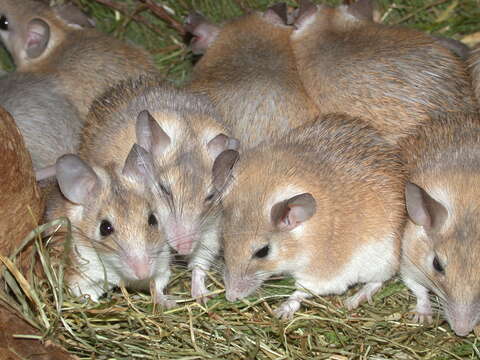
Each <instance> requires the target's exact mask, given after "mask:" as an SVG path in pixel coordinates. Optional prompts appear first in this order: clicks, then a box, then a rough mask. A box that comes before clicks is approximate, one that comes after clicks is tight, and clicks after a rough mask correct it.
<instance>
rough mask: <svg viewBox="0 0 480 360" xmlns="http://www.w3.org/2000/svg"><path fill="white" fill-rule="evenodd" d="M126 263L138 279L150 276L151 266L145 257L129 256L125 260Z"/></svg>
mask: <svg viewBox="0 0 480 360" xmlns="http://www.w3.org/2000/svg"><path fill="white" fill-rule="evenodd" d="M127 263H128V265H129V266H130V268H131V269H132V270H133V273H134V274H135V276H136V278H137V279H138V280H146V279H148V278H150V276H151V266H150V262H149V260H148V258H147V257H143V258H130V259H128V260H127Z"/></svg>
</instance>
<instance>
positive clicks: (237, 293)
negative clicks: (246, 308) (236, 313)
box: [224, 272, 261, 301]
mask: <svg viewBox="0 0 480 360" xmlns="http://www.w3.org/2000/svg"><path fill="white" fill-rule="evenodd" d="M224 282H225V298H226V299H227V300H228V301H237V300H240V299H243V298H244V297H247V296H248V295H250V294H251V293H253V292H254V291H255V290H256V289H257V288H258V287H259V286H260V284H261V282H258V281H255V279H252V278H250V277H241V276H235V275H234V276H231V275H230V274H229V272H225V276H224Z"/></svg>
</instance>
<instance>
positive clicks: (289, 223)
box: [278, 205, 305, 231]
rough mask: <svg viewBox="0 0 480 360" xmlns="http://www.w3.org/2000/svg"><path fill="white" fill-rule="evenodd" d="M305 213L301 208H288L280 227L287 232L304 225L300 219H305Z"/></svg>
mask: <svg viewBox="0 0 480 360" xmlns="http://www.w3.org/2000/svg"><path fill="white" fill-rule="evenodd" d="M304 213H305V211H304V209H303V208H302V207H301V206H295V205H294V206H292V207H287V210H286V212H285V215H283V217H282V219H281V220H280V223H279V224H278V227H279V228H280V230H287V231H290V230H293V229H295V228H296V227H297V226H298V225H300V224H301V223H302V220H300V219H302V218H304V217H305V215H304Z"/></svg>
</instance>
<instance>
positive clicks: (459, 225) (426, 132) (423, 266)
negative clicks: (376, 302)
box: [401, 113, 480, 331]
mask: <svg viewBox="0 0 480 360" xmlns="http://www.w3.org/2000/svg"><path fill="white" fill-rule="evenodd" d="M401 146H402V147H403V149H404V157H405V159H406V161H407V165H408V169H409V171H410V181H411V182H413V183H414V184H416V185H418V186H420V187H421V188H423V189H424V190H425V191H426V192H427V193H428V194H429V195H430V196H432V197H433V198H434V199H435V200H436V201H439V202H440V203H441V204H442V205H443V206H444V207H446V209H447V210H448V217H447V220H446V222H445V223H444V224H442V226H441V228H439V229H436V230H435V231H427V230H426V232H422V231H421V229H422V227H421V226H416V225H415V224H414V223H413V222H412V221H408V224H407V227H406V231H405V234H404V238H403V245H402V246H403V252H404V258H403V271H402V272H404V273H405V274H407V276H406V277H407V278H408V277H409V278H412V276H413V278H414V279H415V280H416V281H417V282H419V283H420V284H421V285H423V286H425V287H427V288H428V289H430V290H433V291H434V292H435V293H436V294H438V295H439V296H440V298H441V299H443V301H442V303H443V304H444V308H445V312H446V317H447V319H448V321H449V322H450V324H451V325H452V327H453V328H454V330H455V331H456V326H459V324H460V326H468V325H466V324H461V323H460V322H457V321H455V318H454V316H453V315H452V312H453V311H454V308H455V306H458V305H465V306H466V307H468V308H469V309H471V310H472V313H471V316H470V318H471V321H474V322H475V321H476V322H477V323H478V322H479V321H480V277H479V274H480V272H479V270H480V269H479V266H478V263H479V262H478V254H479V253H480V241H479V234H480V221H479V219H480V209H479V206H478V199H479V198H480V114H478V113H472V114H466V113H455V114H448V115H443V116H437V117H433V118H432V120H431V123H430V124H428V125H425V126H422V127H419V129H418V134H417V135H416V136H414V137H411V138H408V139H405V140H404V141H402V142H401ZM434 255H436V256H438V257H439V259H440V261H441V262H442V264H444V268H445V273H444V274H440V273H438V272H437V271H435V270H434V268H433V266H432V262H431V260H432V259H433V256H434ZM415 273H416V275H412V274H415ZM427 279H428V280H427ZM475 317H476V320H475ZM473 326H474V324H472V328H473Z"/></svg>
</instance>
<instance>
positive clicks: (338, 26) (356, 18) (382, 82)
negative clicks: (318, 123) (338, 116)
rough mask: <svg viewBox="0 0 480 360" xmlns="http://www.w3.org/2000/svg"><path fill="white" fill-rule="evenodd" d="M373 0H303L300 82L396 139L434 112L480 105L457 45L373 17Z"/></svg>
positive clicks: (322, 104) (329, 108)
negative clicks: (321, 1)
mask: <svg viewBox="0 0 480 360" xmlns="http://www.w3.org/2000/svg"><path fill="white" fill-rule="evenodd" d="M373 5H374V1H373V0H358V1H356V2H354V3H353V4H351V5H340V6H338V7H335V8H332V7H330V6H327V5H315V4H313V3H312V2H311V1H309V0H302V1H301V2H300V7H299V9H298V11H297V17H296V20H295V21H294V24H293V26H294V30H293V32H292V35H291V42H290V43H291V46H292V49H293V52H294V54H295V59H296V64H297V68H298V73H299V76H300V78H301V81H302V83H303V85H304V87H305V89H306V91H307V93H308V95H309V96H310V97H311V99H312V100H313V101H314V102H315V104H317V106H318V107H319V109H320V110H321V111H322V112H324V113H328V112H338V111H340V112H345V113H347V114H349V115H352V116H365V119H366V120H367V121H369V123H370V124H371V125H372V126H374V127H375V128H376V129H378V130H379V131H381V132H382V133H383V134H384V135H385V136H387V138H388V139H389V140H390V141H392V142H396V141H397V140H398V139H399V138H401V137H403V136H406V135H409V134H410V133H411V131H412V130H413V129H414V128H415V126H416V125H418V124H423V123H425V122H428V121H429V113H431V112H435V111H437V112H442V111H451V109H455V110H456V111H457V110H458V111H467V112H468V111H476V110H477V109H478V104H477V101H476V100H475V98H474V96H473V92H472V88H471V81H470V78H469V76H468V71H467V67H466V64H465V62H464V61H462V59H461V58H460V57H459V56H457V55H455V54H454V53H453V52H452V51H451V49H452V48H453V45H452V46H449V43H448V42H447V41H443V43H442V41H441V40H438V39H435V38H434V37H432V36H430V35H428V34H424V33H422V32H419V31H417V30H414V29H408V28H403V27H399V26H388V25H383V24H378V23H374V22H373V20H372V18H373V16H372V14H373ZM445 44H447V46H445ZM365 114H368V116H366V115H365Z"/></svg>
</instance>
